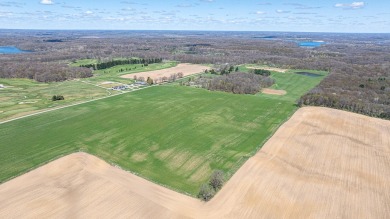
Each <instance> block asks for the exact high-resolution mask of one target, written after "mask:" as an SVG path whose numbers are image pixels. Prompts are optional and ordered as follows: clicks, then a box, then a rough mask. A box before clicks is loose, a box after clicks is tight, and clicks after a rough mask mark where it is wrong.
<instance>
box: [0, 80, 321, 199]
mask: <svg viewBox="0 0 390 219" xmlns="http://www.w3.org/2000/svg"><path fill="white" fill-rule="evenodd" d="M273 77H275V78H276V80H277V86H278V88H281V89H285V90H286V91H287V92H288V94H289V95H288V96H287V95H286V96H272V95H265V94H261V95H234V94H229V93H223V92H210V91H207V90H203V89H198V88H191V87H181V86H156V87H151V88H148V89H145V90H140V91H135V92H132V93H127V94H123V95H119V96H115V97H111V98H107V99H103V100H99V101H95V102H90V103H86V104H82V105H78V106H73V107H69V108H65V109H60V110H56V111H52V112H48V113H44V114H41V115H37V116H31V117H27V118H24V119H20V120H16V121H12V122H9V123H5V124H1V125H0V142H1V146H0V182H3V181H6V180H8V179H10V178H12V177H15V176H17V175H20V174H22V173H25V172H26V171H28V170H31V169H33V168H36V167H37V166H39V165H42V164H44V163H46V162H48V161H50V160H53V159H55V158H58V157H61V156H63V155H65V154H69V153H71V152H75V151H80V150H81V151H85V152H88V153H91V154H94V155H97V156H98V157H101V158H103V159H104V160H106V161H107V162H109V163H113V164H116V165H119V166H120V167H122V168H123V169H125V170H129V171H132V172H134V173H136V174H138V175H140V176H142V177H144V178H147V179H149V180H151V181H153V182H156V183H159V184H162V185H165V186H167V187H169V188H172V189H175V190H177V191H180V192H183V193H187V194H190V195H195V194H196V193H197V192H198V189H199V186H200V185H201V184H202V183H204V182H206V181H207V179H208V178H209V176H210V174H211V172H212V171H213V170H214V169H222V170H224V171H225V172H227V173H228V174H229V176H230V175H231V174H233V173H234V172H235V171H236V170H237V168H238V167H239V166H240V165H242V164H243V162H244V161H246V160H247V159H248V158H249V157H250V156H251V155H253V154H254V153H256V151H257V150H258V149H259V148H260V147H261V146H262V144H263V143H265V141H266V140H267V139H268V138H269V137H270V136H271V135H272V134H273V133H274V132H275V131H276V129H277V128H278V127H279V126H280V125H281V124H282V123H283V122H284V121H286V119H288V118H289V117H290V116H291V115H292V113H293V112H294V111H295V110H296V109H297V108H296V106H295V100H296V99H298V98H299V96H301V95H302V94H304V92H306V91H308V90H309V89H311V88H312V87H313V86H314V85H316V84H317V83H319V82H320V80H321V79H322V78H311V77H308V76H302V75H296V74H283V75H278V74H273Z"/></svg>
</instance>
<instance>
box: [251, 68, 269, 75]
mask: <svg viewBox="0 0 390 219" xmlns="http://www.w3.org/2000/svg"><path fill="white" fill-rule="evenodd" d="M250 72H252V73H254V74H257V75H263V76H270V75H271V71H268V70H265V69H251V70H250Z"/></svg>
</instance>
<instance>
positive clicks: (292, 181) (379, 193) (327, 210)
mask: <svg viewBox="0 0 390 219" xmlns="http://www.w3.org/2000/svg"><path fill="white" fill-rule="evenodd" d="M42 217H55V218H75V217H80V218H91V217H92V218H96V217H100V218H124V217H126V218H186V217H188V218H390V121H385V120H379V119H375V118H370V117H366V116H362V115H357V114H353V113H348V112H343V111H339V110H334V109H327V108H319V107H306V108H302V109H299V110H298V111H297V112H296V113H295V114H294V115H293V117H292V118H291V119H290V120H289V121H288V122H286V123H285V124H284V125H283V126H282V127H281V128H280V129H279V130H278V131H277V132H276V133H275V135H274V136H273V137H272V138H271V139H270V140H269V141H268V142H267V143H266V144H265V145H264V146H263V148H262V149H261V150H260V151H259V152H258V153H257V154H256V155H255V156H253V157H252V158H250V159H249V160H248V161H247V162H246V163H245V164H244V165H243V166H242V167H241V168H240V169H239V170H238V171H237V173H236V174H235V175H234V176H233V177H232V178H231V179H230V180H229V181H228V182H227V183H226V185H225V186H224V187H223V189H222V190H221V191H220V192H219V193H218V194H217V195H216V196H215V197H214V198H213V199H212V200H211V201H210V202H208V203H203V202H200V201H198V200H197V199H194V198H191V197H188V196H185V195H183V194H179V193H177V192H174V191H171V190H169V189H166V188H164V187H162V186H159V185H156V184H153V183H151V182H149V181H147V180H145V179H142V178H140V177H137V176H135V175H133V174H130V173H128V172H125V171H123V170H120V169H118V168H115V167H113V166H110V165H109V164H107V163H106V162H104V161H102V160H100V159H99V158H96V157H94V156H91V155H88V154H86V153H75V154H72V155H69V156H66V157H63V158H60V159H58V160H56V161H53V162H51V163H49V164H47V165H45V166H42V167H40V168H38V169H36V170H33V171H31V172H29V173H27V174H25V175H22V176H20V177H17V178H15V179H13V180H10V181H8V182H6V183H4V184H2V185H0V218H42Z"/></svg>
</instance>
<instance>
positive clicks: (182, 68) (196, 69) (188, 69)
mask: <svg viewBox="0 0 390 219" xmlns="http://www.w3.org/2000/svg"><path fill="white" fill-rule="evenodd" d="M206 69H207V70H209V69H211V68H210V67H207V66H204V65H195V64H188V63H182V64H178V65H177V66H176V67H172V68H167V69H161V70H156V71H147V72H140V73H134V74H127V75H122V76H121V77H122V78H131V79H133V78H134V76H136V77H137V78H139V77H144V78H145V80H146V79H147V78H148V77H150V78H152V79H153V80H154V79H159V78H162V77H169V76H171V75H172V74H175V73H179V72H181V73H183V76H184V77H185V76H188V75H192V74H196V73H200V72H203V71H204V70H206Z"/></svg>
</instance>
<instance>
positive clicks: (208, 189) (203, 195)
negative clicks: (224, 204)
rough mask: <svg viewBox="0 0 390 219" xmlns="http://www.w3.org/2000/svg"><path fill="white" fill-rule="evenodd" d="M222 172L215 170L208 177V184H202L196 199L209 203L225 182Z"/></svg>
mask: <svg viewBox="0 0 390 219" xmlns="http://www.w3.org/2000/svg"><path fill="white" fill-rule="evenodd" d="M224 175H225V174H224V172H223V171H222V170H215V171H214V172H213V173H212V174H211V177H210V180H209V183H208V184H202V186H201V187H200V190H199V193H198V198H200V199H201V200H203V201H209V200H210V199H211V198H213V197H214V195H215V194H216V193H217V192H218V191H219V190H220V189H221V188H222V186H223V184H224V182H225V176H224Z"/></svg>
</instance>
